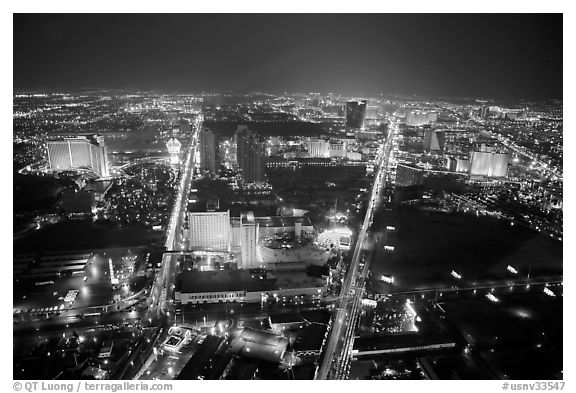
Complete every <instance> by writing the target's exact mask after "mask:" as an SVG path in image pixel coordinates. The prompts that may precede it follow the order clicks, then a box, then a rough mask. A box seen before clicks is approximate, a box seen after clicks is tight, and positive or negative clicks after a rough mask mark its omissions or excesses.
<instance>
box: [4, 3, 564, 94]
mask: <svg viewBox="0 0 576 393" xmlns="http://www.w3.org/2000/svg"><path fill="white" fill-rule="evenodd" d="M562 60H563V55H562V14H532V15H530V14H427V15H426V14H184V15H182V14H179V15H174V14H33V15H31V14H15V15H14V84H13V87H14V90H30V89H46V90H47V89H64V90H79V89H84V88H90V89H136V90H156V91H169V90H172V91H174V90H175V91H181V92H202V91H205V92H220V93H224V92H228V91H235V92H244V91H264V92H270V93H279V92H284V91H287V92H302V93H304V92H321V93H328V92H334V93H340V94H343V95H350V96H354V95H356V96H366V95H369V94H374V93H383V94H385V95H403V96H410V95H418V96H434V97H439V96H444V97H448V96H451V97H477V98H495V99H535V100H539V99H548V98H555V99H558V98H562V91H563V90H562V82H563V81H562V71H563V68H562Z"/></svg>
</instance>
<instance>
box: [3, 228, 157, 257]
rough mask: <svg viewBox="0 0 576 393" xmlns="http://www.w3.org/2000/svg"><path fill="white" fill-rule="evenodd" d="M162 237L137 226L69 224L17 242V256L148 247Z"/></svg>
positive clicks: (38, 232) (15, 247) (15, 243)
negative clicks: (45, 252) (63, 251)
mask: <svg viewBox="0 0 576 393" xmlns="http://www.w3.org/2000/svg"><path fill="white" fill-rule="evenodd" d="M163 236H164V232H155V231H152V230H150V229H146V228H144V227H142V226H138V225H122V226H120V225H117V224H108V223H93V222H86V221H67V222H61V223H58V224H54V225H50V226H46V227H44V228H43V229H41V230H39V231H34V232H31V233H30V234H29V235H26V236H23V237H21V238H19V239H17V240H15V241H14V253H15V254H18V253H29V252H41V251H62V250H91V249H98V248H114V247H136V246H149V245H153V243H161V242H162V239H163Z"/></svg>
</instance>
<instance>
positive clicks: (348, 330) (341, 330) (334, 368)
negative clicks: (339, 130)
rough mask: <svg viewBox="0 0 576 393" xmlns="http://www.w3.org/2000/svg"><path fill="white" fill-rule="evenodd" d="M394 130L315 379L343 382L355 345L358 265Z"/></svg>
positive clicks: (393, 125)
mask: <svg viewBox="0 0 576 393" xmlns="http://www.w3.org/2000/svg"><path fill="white" fill-rule="evenodd" d="M396 129H397V124H396V120H395V119H393V120H391V121H390V127H389V130H390V132H389V135H388V138H386V140H385V141H384V143H383V145H382V151H381V155H380V160H379V165H378V173H377V175H376V178H375V179H374V184H373V186H372V194H371V197H370V202H369V204H368V209H367V211H366V216H365V217H364V222H363V224H362V228H361V229H360V233H359V235H358V240H357V241H356V247H355V249H354V253H353V255H352V260H351V261H350V267H349V268H348V271H347V273H346V276H345V278H344V283H343V284H342V292H341V293H342V298H341V300H340V304H339V306H338V311H337V313H336V316H335V318H334V321H333V324H332V329H331V331H330V336H329V338H328V342H327V344H326V347H325V350H324V354H323V361H322V364H321V365H320V368H319V369H318V372H317V373H316V378H315V379H343V378H345V376H346V372H347V371H346V370H347V369H348V365H349V363H350V357H351V353H352V352H351V351H352V347H353V345H354V330H355V327H356V320H357V314H358V311H359V309H360V307H359V304H360V301H361V298H362V292H363V291H364V282H365V276H366V273H367V272H368V269H367V268H365V269H363V270H360V262H361V261H362V260H365V258H362V256H363V254H364V251H365V250H366V249H367V247H366V245H367V240H368V238H369V234H368V229H369V228H370V226H371V225H372V219H373V215H374V211H375V210H376V207H377V206H378V201H379V199H380V192H381V190H382V186H383V185H384V184H385V183H386V177H387V173H388V163H389V161H390V155H391V152H392V146H393V141H394V134H395V132H396Z"/></svg>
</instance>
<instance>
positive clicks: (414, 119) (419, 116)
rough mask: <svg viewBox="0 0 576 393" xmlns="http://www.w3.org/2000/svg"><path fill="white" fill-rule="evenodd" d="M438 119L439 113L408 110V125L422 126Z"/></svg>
mask: <svg viewBox="0 0 576 393" xmlns="http://www.w3.org/2000/svg"><path fill="white" fill-rule="evenodd" d="M436 121H438V113H436V112H431V111H423V110H407V111H406V125H407V126H411V127H420V126H423V125H426V124H430V123H435V122H436Z"/></svg>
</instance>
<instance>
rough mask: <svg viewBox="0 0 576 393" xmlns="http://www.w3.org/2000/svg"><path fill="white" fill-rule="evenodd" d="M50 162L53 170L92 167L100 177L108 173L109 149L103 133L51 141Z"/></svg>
mask: <svg viewBox="0 0 576 393" xmlns="http://www.w3.org/2000/svg"><path fill="white" fill-rule="evenodd" d="M46 150H47V152H48V162H49V164H50V169H51V170H53V171H64V170H71V169H90V170H92V171H93V172H94V173H95V174H97V175H98V176H100V177H107V176H109V174H108V150H107V149H106V145H105V144H104V138H103V137H102V136H101V135H90V136H77V137H74V138H64V139H59V140H54V141H49V142H48V143H47V144H46Z"/></svg>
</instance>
